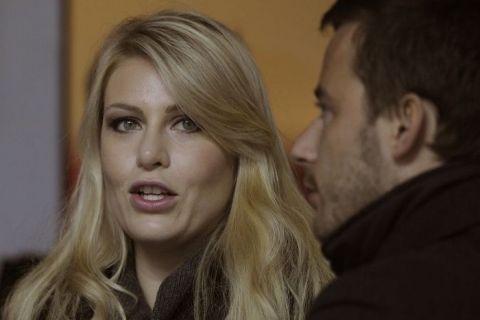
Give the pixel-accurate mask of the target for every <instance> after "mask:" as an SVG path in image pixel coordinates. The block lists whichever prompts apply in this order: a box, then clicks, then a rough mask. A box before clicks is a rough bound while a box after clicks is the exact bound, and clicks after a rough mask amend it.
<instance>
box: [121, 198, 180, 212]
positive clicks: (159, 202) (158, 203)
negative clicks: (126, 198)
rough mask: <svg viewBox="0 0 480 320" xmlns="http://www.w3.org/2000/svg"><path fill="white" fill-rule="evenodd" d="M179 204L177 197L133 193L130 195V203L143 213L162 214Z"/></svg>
mask: <svg viewBox="0 0 480 320" xmlns="http://www.w3.org/2000/svg"><path fill="white" fill-rule="evenodd" d="M176 202H177V196H176V195H168V194H161V195H152V194H139V193H132V194H131V195H130V203H131V204H132V206H133V207H134V208H135V209H137V210H138V211H141V212H147V213H162V212H165V211H167V210H168V209H170V208H171V207H173V206H174V205H175V203H176Z"/></svg>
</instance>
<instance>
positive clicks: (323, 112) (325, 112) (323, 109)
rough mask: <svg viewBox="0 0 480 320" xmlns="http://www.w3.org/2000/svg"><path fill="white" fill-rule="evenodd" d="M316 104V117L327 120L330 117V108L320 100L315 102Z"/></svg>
mask: <svg viewBox="0 0 480 320" xmlns="http://www.w3.org/2000/svg"><path fill="white" fill-rule="evenodd" d="M316 105H317V107H318V110H319V114H318V117H319V118H320V119H322V120H323V121H325V122H329V121H330V120H331V118H332V110H331V109H330V108H328V107H327V106H326V105H325V104H323V103H320V102H317V103H316Z"/></svg>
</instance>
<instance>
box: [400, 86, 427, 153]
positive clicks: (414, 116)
mask: <svg viewBox="0 0 480 320" xmlns="http://www.w3.org/2000/svg"><path fill="white" fill-rule="evenodd" d="M429 107H430V105H429V103H428V102H427V101H426V100H424V99H422V98H421V97H419V96H418V95H416V94H413V93H409V94H406V95H404V96H403V97H402V98H401V99H400V101H399V104H398V106H397V110H396V112H395V116H394V117H395V120H394V121H393V123H392V125H393V128H392V129H393V130H394V132H393V145H392V156H393V159H394V160H395V161H397V162H400V161H404V160H407V159H411V158H415V155H416V154H417V153H418V151H419V149H420V147H421V146H422V145H423V143H424V142H425V141H426V136H425V129H426V122H427V112H428V110H427V108H429Z"/></svg>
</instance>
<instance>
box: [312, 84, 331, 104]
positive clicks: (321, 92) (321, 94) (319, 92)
mask: <svg viewBox="0 0 480 320" xmlns="http://www.w3.org/2000/svg"><path fill="white" fill-rule="evenodd" d="M313 94H314V95H315V98H317V100H328V98H329V96H328V93H327V92H326V91H325V89H324V88H323V87H322V86H320V85H319V86H317V87H316V88H315V90H314V91H313Z"/></svg>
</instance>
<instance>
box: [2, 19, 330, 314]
mask: <svg viewBox="0 0 480 320" xmlns="http://www.w3.org/2000/svg"><path fill="white" fill-rule="evenodd" d="M131 57H142V58H144V59H146V60H147V61H149V62H150V63H151V64H152V65H153V66H154V67H155V68H156V69H157V70H158V73H159V75H160V77H161V78H162V80H163V83H164V84H165V86H166V88H167V90H168V92H169V94H170V95H171V96H172V98H173V100H174V101H175V102H176V104H178V105H179V106H180V107H181V108H182V110H183V111H184V112H185V113H186V114H187V115H188V116H189V117H190V118H192V119H193V120H194V121H195V123H196V124H197V125H199V126H200V127H201V128H202V130H203V132H204V133H205V134H206V135H208V136H209V137H210V138H211V139H213V140H214V141H215V142H216V143H218V145H219V146H221V147H222V148H223V149H225V150H226V152H228V153H229V154H231V155H232V156H234V157H235V158H236V159H237V175H236V182H235V187H234V192H233V195H232V200H231V207H230V212H229V213H228V215H227V216H226V219H225V221H223V223H221V224H220V225H219V226H218V227H217V229H216V230H215V231H214V233H213V234H212V235H211V237H210V240H209V242H208V245H207V247H206V249H205V251H204V253H203V256H202V258H201V261H200V264H199V267H198V270H197V276H196V283H195V292H194V295H195V301H194V306H195V308H194V310H195V319H202V320H203V319H205V317H206V316H207V312H208V310H209V308H211V305H212V304H213V303H214V302H215V301H211V300H212V299H211V297H212V294H213V291H212V290H213V288H212V281H215V280H216V279H218V278H219V276H220V277H221V278H222V279H224V280H223V281H224V282H225V285H226V288H227V292H226V293H225V297H224V299H225V300H226V306H225V312H226V314H227V316H226V319H229V320H243V319H279V320H280V319H282V320H283V319H285V320H286V319H295V320H300V319H304V318H305V312H306V310H307V309H308V307H309V305H310V303H311V301H312V300H313V298H314V296H315V295H316V294H317V293H318V292H319V290H320V289H321V287H322V286H323V285H324V284H325V283H326V282H327V281H328V280H329V278H330V273H329V271H328V268H327V265H326V263H325V261H324V260H323V259H322V257H321V256H320V250H319V245H318V243H317V242H316V240H315V238H314V236H313V234H312V231H311V229H310V222H311V216H310V215H311V212H310V207H309V206H308V205H307V204H306V202H305V200H304V199H303V198H302V196H301V195H300V193H299V191H298V190H297V188H296V186H295V181H294V178H293V176H292V174H291V170H290V167H289V163H288V160H287V157H286V155H285V151H284V149H283V146H282V143H281V140H280V137H279V134H278V132H277V130H276V127H275V124H274V121H273V117H272V114H271V112H270V109H269V102H268V99H267V97H266V95H265V89H264V86H263V84H262V80H261V78H260V76H259V72H258V70H257V68H256V65H255V63H254V61H253V59H252V57H251V55H250V53H249V52H248V50H247V49H246V47H245V45H244V44H243V43H242V41H241V40H240V39H239V38H238V37H237V36H236V35H235V34H234V33H233V32H231V31H230V30H229V29H228V28H226V27H225V26H223V25H222V24H220V23H219V22H216V21H214V20H212V19H209V18H207V17H205V16H202V15H200V14H197V13H191V12H178V11H162V12H160V13H158V14H156V15H152V16H147V17H142V18H135V19H131V20H128V21H126V22H124V23H123V24H121V25H120V26H119V27H117V29H116V30H114V31H113V33H112V34H111V35H110V37H109V38H108V39H107V40H106V42H105V43H104V46H103V47H102V49H101V50H100V52H99V54H98V56H97V59H96V62H95V64H94V66H93V69H92V72H91V77H90V81H89V97H88V102H87V109H86V111H85V114H84V118H83V122H82V129H81V150H80V152H81V160H82V167H81V170H80V174H79V179H78V183H77V186H76V189H75V192H74V194H73V196H72V200H71V204H70V210H69V215H68V219H67V220H68V221H67V222H66V224H65V226H66V227H65V230H64V232H63V235H62V237H61V240H60V241H59V242H58V244H57V245H56V247H55V248H54V249H53V250H52V252H51V253H50V254H49V256H47V257H46V258H45V260H44V261H43V262H42V263H41V264H40V265H39V266H37V267H36V268H35V269H34V270H33V271H32V272H31V273H30V274H29V275H28V276H27V277H26V278H24V279H23V280H22V281H21V282H20V284H19V285H18V286H17V289H16V291H15V292H14V294H13V295H12V296H11V297H10V299H9V302H8V304H7V305H6V307H5V311H4V317H5V319H15V320H27V319H28V320H30V319H36V318H37V317H38V316H39V315H40V314H41V313H43V316H44V317H45V319H56V320H58V319H73V318H75V316H76V314H77V313H78V312H79V308H80V307H81V306H82V305H86V306H88V307H89V308H91V309H92V310H93V312H94V316H93V319H112V318H121V319H125V313H124V310H123V308H122V306H121V304H120V303H119V301H118V298H117V297H116V294H115V291H122V292H126V290H125V289H124V288H121V287H120V286H119V285H118V284H117V281H118V278H119V276H120V274H121V272H122V271H123V270H124V268H125V264H126V258H127V255H128V251H129V245H128V244H129V243H128V242H129V240H128V239H127V238H126V236H125V234H124V233H123V231H122V230H121V229H120V227H119V226H118V225H117V223H116V221H115V220H114V219H113V218H112V216H111V215H109V214H105V210H104V203H103V197H104V196H103V181H102V168H101V165H100V158H99V153H100V151H99V137H100V128H101V122H102V117H103V115H102V110H103V94H104V89H105V86H106V83H107V81H108V79H109V76H110V75H111V73H112V72H113V70H114V69H115V68H116V66H117V65H118V64H119V63H121V62H122V61H124V60H126V59H129V58H131ZM106 270H110V271H111V272H110V274H109V276H107V275H106V272H105V271H106ZM81 302H82V303H81Z"/></svg>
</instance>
